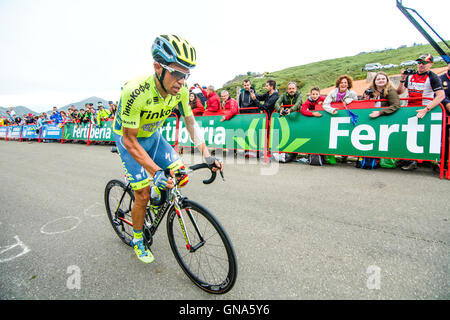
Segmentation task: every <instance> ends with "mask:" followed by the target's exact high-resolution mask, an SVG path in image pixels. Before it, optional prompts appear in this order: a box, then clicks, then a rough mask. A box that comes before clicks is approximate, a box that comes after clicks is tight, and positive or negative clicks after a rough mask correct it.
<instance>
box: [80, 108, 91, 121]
mask: <svg viewBox="0 0 450 320" xmlns="http://www.w3.org/2000/svg"><path fill="white" fill-rule="evenodd" d="M80 123H89V118H87V113H86V112H85V110H84V109H80Z"/></svg>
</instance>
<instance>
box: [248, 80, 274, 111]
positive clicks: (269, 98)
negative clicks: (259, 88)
mask: <svg viewBox="0 0 450 320" xmlns="http://www.w3.org/2000/svg"><path fill="white" fill-rule="evenodd" d="M276 87H277V83H276V82H275V81H274V80H267V82H266V85H265V87H264V89H265V90H266V92H265V93H264V94H261V95H260V94H258V93H250V96H251V98H252V100H254V101H256V100H258V101H262V102H263V104H262V105H261V104H260V105H258V108H259V111H260V112H263V111H267V115H268V116H269V119H270V117H271V115H272V112H273V111H274V110H275V103H276V102H277V100H278V91H277V90H276Z"/></svg>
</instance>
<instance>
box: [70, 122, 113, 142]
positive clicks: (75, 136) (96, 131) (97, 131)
mask: <svg viewBox="0 0 450 320" xmlns="http://www.w3.org/2000/svg"><path fill="white" fill-rule="evenodd" d="M112 124H113V122H112V121H108V122H103V123H102V125H101V126H99V127H97V126H95V125H92V127H91V131H90V134H89V124H75V123H66V124H65V125H64V133H63V139H64V140H86V141H87V140H88V134H89V141H114V137H113V134H112V133H113V131H112Z"/></svg>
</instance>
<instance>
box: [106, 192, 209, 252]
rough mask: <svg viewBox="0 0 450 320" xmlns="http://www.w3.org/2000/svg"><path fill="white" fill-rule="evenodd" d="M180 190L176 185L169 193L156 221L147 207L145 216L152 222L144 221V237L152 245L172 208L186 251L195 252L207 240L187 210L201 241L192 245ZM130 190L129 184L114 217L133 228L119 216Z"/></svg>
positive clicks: (131, 224)
mask: <svg viewBox="0 0 450 320" xmlns="http://www.w3.org/2000/svg"><path fill="white" fill-rule="evenodd" d="M178 188H179V187H178V184H176V185H175V187H174V188H173V189H171V190H170V192H168V197H167V199H166V201H164V203H163V204H162V205H161V208H160V210H159V212H158V214H157V215H156V216H155V217H154V219H153V217H152V215H151V212H150V207H149V206H147V207H146V209H145V215H146V217H148V220H150V221H148V220H147V219H146V220H145V221H144V237H145V238H146V241H147V242H148V243H151V242H152V241H153V235H154V234H155V233H156V230H158V227H159V225H160V223H161V221H162V220H163V219H164V216H165V215H166V214H167V213H168V212H170V211H171V210H172V208H174V210H175V213H176V215H177V218H178V222H179V223H180V227H181V231H182V232H183V235H184V239H185V241H186V249H187V250H188V251H190V252H195V251H196V250H197V249H199V248H201V247H202V246H203V244H205V240H204V238H203V235H202V234H201V232H200V230H199V228H198V225H197V222H196V221H195V218H194V217H193V215H192V214H191V212H190V210H189V209H188V208H186V209H185V210H186V212H187V214H188V217H189V220H190V221H191V222H192V224H193V226H194V229H195V231H196V232H197V235H198V237H199V239H200V242H199V243H197V244H196V245H191V241H190V237H189V234H188V232H187V230H186V228H185V221H184V218H183V215H182V213H181V206H182V203H183V200H184V199H185V197H183V196H182V195H181V193H180V191H179V190H178ZM130 189H131V184H130V183H128V184H127V186H126V188H125V189H124V192H123V194H122V196H121V198H120V201H119V204H118V205H117V208H116V210H115V212H114V215H115V217H116V218H117V219H119V220H121V221H123V222H125V223H126V224H128V225H130V226H133V223H132V222H130V221H128V220H126V219H125V218H123V217H120V216H118V211H119V208H120V205H121V204H122V201H123V198H124V197H125V194H126V193H127V191H128V190H130Z"/></svg>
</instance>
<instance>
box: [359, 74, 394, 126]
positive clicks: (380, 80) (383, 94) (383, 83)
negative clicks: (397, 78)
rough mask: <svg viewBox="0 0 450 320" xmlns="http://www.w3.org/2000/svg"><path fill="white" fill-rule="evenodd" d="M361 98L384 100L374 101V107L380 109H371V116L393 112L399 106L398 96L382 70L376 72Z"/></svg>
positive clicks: (375, 116)
mask: <svg viewBox="0 0 450 320" xmlns="http://www.w3.org/2000/svg"><path fill="white" fill-rule="evenodd" d="M363 98H364V100H373V99H375V100H386V101H377V102H375V107H376V108H382V109H380V110H379V111H373V112H372V113H371V114H370V115H369V116H370V117H371V118H377V117H379V116H382V115H389V114H393V113H394V112H396V111H397V110H398V109H399V108H400V97H399V96H398V93H397V90H396V89H395V88H394V87H393V86H392V83H391V82H390V80H389V77H388V76H387V74H386V73H385V72H383V71H380V72H377V74H376V75H375V77H374V78H373V80H372V83H371V84H370V86H369V88H367V89H366V91H364V94H363Z"/></svg>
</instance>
